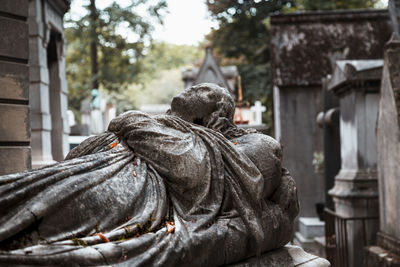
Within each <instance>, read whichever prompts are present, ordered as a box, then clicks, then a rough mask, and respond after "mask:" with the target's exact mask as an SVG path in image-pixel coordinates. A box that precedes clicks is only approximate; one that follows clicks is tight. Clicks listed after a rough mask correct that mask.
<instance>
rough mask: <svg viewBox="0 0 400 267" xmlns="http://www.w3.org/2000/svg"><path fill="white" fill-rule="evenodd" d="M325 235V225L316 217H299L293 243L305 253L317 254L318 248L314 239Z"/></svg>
mask: <svg viewBox="0 0 400 267" xmlns="http://www.w3.org/2000/svg"><path fill="white" fill-rule="evenodd" d="M324 235H325V223H324V222H323V221H320V220H319V219H318V218H316V217H300V218H299V231H298V232H296V233H295V236H294V243H295V244H297V245H299V246H301V247H302V248H303V249H304V250H305V251H307V252H310V253H314V254H317V252H318V250H319V247H318V243H317V242H316V238H322V237H323V236H324Z"/></svg>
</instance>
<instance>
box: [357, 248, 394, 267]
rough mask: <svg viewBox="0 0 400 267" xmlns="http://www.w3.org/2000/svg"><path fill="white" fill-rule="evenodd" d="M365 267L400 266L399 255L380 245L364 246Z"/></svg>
mask: <svg viewBox="0 0 400 267" xmlns="http://www.w3.org/2000/svg"><path fill="white" fill-rule="evenodd" d="M365 254H366V256H365V260H366V262H365V266H366V267H400V255H396V254H393V253H391V252H390V251H388V250H385V249H383V248H381V247H377V246H370V247H366V248H365Z"/></svg>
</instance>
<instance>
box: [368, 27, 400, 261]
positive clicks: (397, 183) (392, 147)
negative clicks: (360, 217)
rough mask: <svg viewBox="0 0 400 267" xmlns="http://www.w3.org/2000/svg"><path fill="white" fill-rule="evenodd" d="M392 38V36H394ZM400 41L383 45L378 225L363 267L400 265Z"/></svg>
mask: <svg viewBox="0 0 400 267" xmlns="http://www.w3.org/2000/svg"><path fill="white" fill-rule="evenodd" d="M393 37H395V35H394V36H393ZM399 62H400V40H399V39H398V38H397V37H395V38H393V39H392V40H391V41H390V42H389V43H388V44H387V46H386V51H385V63H384V68H383V75H382V85H381V96H380V102H379V115H378V124H377V128H376V137H377V152H378V158H377V159H378V180H379V209H380V216H379V219H380V226H379V232H378V234H377V239H378V244H377V246H371V247H368V248H367V249H366V266H369V267H372V266H374V267H375V266H385V267H389V266H393V267H394V266H400V227H399V222H400V205H399V203H400V194H399V191H400V180H399V178H400V167H399V162H400V153H399V151H400V101H399V100H400V86H399V85H400V63H399Z"/></svg>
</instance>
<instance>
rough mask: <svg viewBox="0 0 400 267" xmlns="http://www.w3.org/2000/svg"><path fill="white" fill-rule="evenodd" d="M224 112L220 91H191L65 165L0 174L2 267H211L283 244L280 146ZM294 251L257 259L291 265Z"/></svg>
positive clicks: (286, 194)
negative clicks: (63, 266)
mask: <svg viewBox="0 0 400 267" xmlns="http://www.w3.org/2000/svg"><path fill="white" fill-rule="evenodd" d="M233 113H234V102H233V99H232V97H231V95H230V94H229V92H228V90H227V89H225V88H221V87H219V86H217V85H215V84H200V85H197V86H193V87H191V88H189V89H187V90H185V91H184V92H182V93H181V94H179V95H178V96H176V97H175V98H174V99H173V100H172V103H171V110H170V111H169V112H168V114H166V115H158V116H153V117H151V116H149V115H147V114H145V113H142V112H139V111H130V112H126V113H124V114H122V115H120V116H118V117H117V118H115V119H114V120H112V121H111V123H110V125H109V127H108V131H106V132H104V133H102V134H100V135H98V136H94V137H91V138H89V139H87V140H85V141H84V142H83V143H82V144H80V145H79V146H78V147H76V148H75V149H73V150H72V151H71V152H70V153H69V154H68V156H67V158H66V160H65V161H63V162H60V163H57V164H55V165H51V166H46V167H44V168H41V169H36V170H33V171H30V172H22V173H17V174H11V175H5V176H1V177H0V192H1V194H0V196H1V197H0V203H1V204H0V205H1V206H2V207H4V209H1V211H0V248H1V251H0V264H9V265H22V264H28V265H29V264H31V265H32V264H35V265H38V264H39V265H43V264H46V265H48V264H50V265H60V264H68V263H69V264H70V263H74V264H77V265H109V264H113V265H118V264H120V265H121V266H132V265H134V266H138V265H141V266H144V265H146V266H149V265H152V266H160V265H162V266H177V265H189V264H190V265H192V266H219V265H223V264H229V263H235V262H238V261H240V260H244V259H246V258H249V257H251V256H255V255H256V254H260V253H263V252H266V251H269V250H272V249H276V248H280V247H283V246H284V245H285V244H287V243H288V242H289V241H290V239H291V236H292V230H293V221H294V218H295V217H296V216H297V214H298V211H299V206H298V202H297V192H296V187H295V184H294V182H293V180H292V178H291V177H290V175H289V172H288V171H287V170H286V169H284V168H282V166H281V148H280V145H279V143H277V142H276V141H275V140H274V139H273V138H271V137H269V136H267V135H263V134H259V133H257V132H256V131H255V130H249V129H247V130H244V129H240V128H237V127H236V126H235V125H234V124H233ZM261 155H262V156H261ZM297 250H301V249H300V248H297ZM294 251H296V249H294V248H293V247H285V248H284V249H282V250H281V252H280V253H281V254H280V256H279V255H278V257H276V258H274V256H273V255H272V256H271V257H266V258H265V257H264V256H263V257H259V259H258V261H263V262H268V259H269V260H271V259H275V260H278V262H275V265H274V266H282V264H284V265H286V266H293V265H294V264H297V263H299V261H298V260H299V259H298V258H297V259H295V258H296V256H295V255H300V254H301V253H300V254H296V253H294ZM275 253H277V252H275ZM282 253H283V254H282ZM303 253H304V252H303ZM272 254H274V253H272ZM278 254H279V253H278ZM264 255H268V253H267V254H264ZM255 261H256V262H257V259H256V260H255ZM307 261H308V263H310V262H313V263H315V265H313V266H328V265H329V264H328V263H327V262H326V261H325V260H323V259H320V258H318V257H315V256H310V255H309V254H308V258H307ZM270 263H271V261H270ZM300 263H301V262H300ZM238 266H240V265H238Z"/></svg>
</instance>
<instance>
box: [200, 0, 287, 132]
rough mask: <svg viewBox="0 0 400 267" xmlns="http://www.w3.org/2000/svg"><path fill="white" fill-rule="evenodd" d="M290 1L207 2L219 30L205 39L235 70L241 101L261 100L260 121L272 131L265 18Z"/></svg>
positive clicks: (231, 0)
mask: <svg viewBox="0 0 400 267" xmlns="http://www.w3.org/2000/svg"><path fill="white" fill-rule="evenodd" d="M292 2H293V1H290V0H287V1H285V0H270V1H259V0H224V1H217V0H207V6H208V10H209V11H210V13H211V16H212V17H213V18H214V19H215V20H217V21H218V22H219V28H218V29H216V30H213V31H212V32H211V34H210V35H209V36H208V39H209V40H210V41H211V42H212V45H213V47H214V48H215V51H216V52H217V54H218V55H219V56H220V57H224V58H228V59H225V60H224V61H223V64H225V65H227V64H235V65H237V66H238V69H239V73H240V75H241V77H242V87H243V98H244V101H248V102H250V103H253V102H254V101H255V100H261V101H262V103H263V104H264V105H266V106H267V112H266V113H264V115H263V121H264V123H266V124H267V125H268V126H269V127H271V128H272V127H273V120H272V118H273V115H272V84H271V78H270V64H269V61H270V50H269V30H268V22H269V20H268V18H269V16H270V15H272V14H276V13H278V12H279V11H280V10H281V9H282V8H283V7H284V6H286V5H289V6H290V4H291V3H292Z"/></svg>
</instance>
